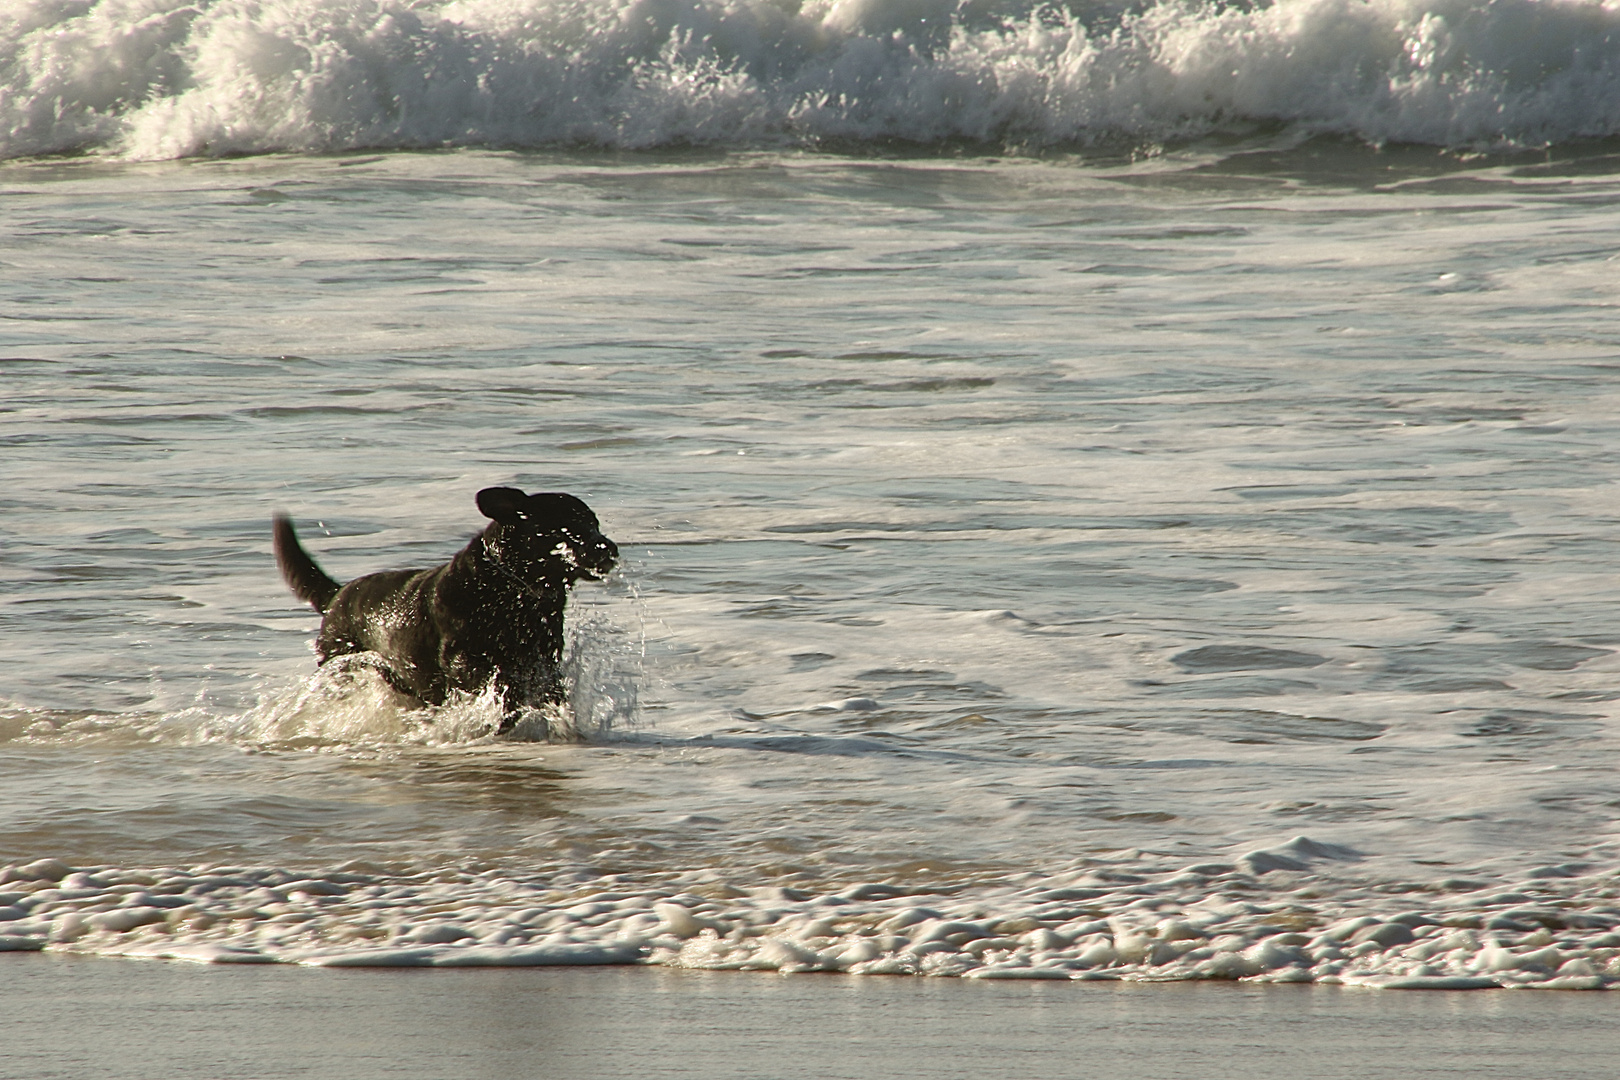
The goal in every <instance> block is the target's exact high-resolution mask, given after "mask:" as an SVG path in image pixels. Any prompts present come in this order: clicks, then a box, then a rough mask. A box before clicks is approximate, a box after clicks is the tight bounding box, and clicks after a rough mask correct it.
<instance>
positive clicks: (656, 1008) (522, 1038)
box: [0, 955, 1620, 1080]
mask: <svg viewBox="0 0 1620 1080" xmlns="http://www.w3.org/2000/svg"><path fill="white" fill-rule="evenodd" d="M5 964H6V969H5V971H6V978H5V982H4V986H5V989H4V990H3V991H0V1001H3V1002H4V1013H5V1030H6V1035H5V1038H4V1041H3V1048H0V1075H3V1076H4V1077H5V1078H6V1080H53V1078H58V1077H60V1078H72V1080H83V1078H86V1077H102V1078H108V1080H113V1078H122V1077H141V1078H148V1077H154V1076H163V1077H167V1078H169V1080H193V1078H196V1080H279V1078H282V1077H289V1078H290V1077H299V1078H308V1080H320V1078H326V1077H334V1078H337V1077H341V1078H344V1080H384V1078H387V1080H395V1078H400V1080H404V1078H418V1077H420V1078H423V1080H427V1078H434V1080H439V1078H445V1077H467V1078H474V1077H476V1078H483V1077H490V1078H516V1077H545V1078H547V1080H572V1078H576V1077H577V1078H592V1080H598V1078H603V1077H628V1076H637V1077H657V1078H676V1077H705V1078H721V1077H737V1078H743V1077H747V1078H759V1077H772V1078H783V1080H786V1078H796V1077H807V1078H808V1077H815V1078H818V1080H826V1078H839V1077H850V1078H857V1077H858V1078H863V1080H864V1078H873V1077H889V1076H923V1077H930V1078H948V1077H985V1076H1007V1077H1019V1078H1021V1080H1038V1078H1053V1080H1056V1078H1070V1077H1117V1076H1130V1077H1132V1078H1133V1080H1181V1078H1189V1080H1190V1078H1197V1080H1225V1078H1237V1077H1241V1078H1243V1080H1272V1078H1284V1077H1287V1078H1299V1077H1309V1078H1312V1080H1336V1078H1339V1077H1344V1078H1351V1077H1354V1078H1356V1080H1375V1078H1379V1077H1424V1078H1430V1077H1472V1078H1484V1077H1504V1078H1505V1077H1514V1078H1522V1077H1531V1076H1541V1077H1553V1076H1556V1077H1560V1078H1566V1080H1576V1078H1585V1077H1591V1078H1594V1080H1596V1078H1599V1077H1602V1078H1608V1077H1612V1076H1613V1075H1614V1062H1615V1061H1616V1060H1620V1027H1617V1026H1616V1025H1615V1023H1614V1008H1615V999H1614V998H1612V997H1610V996H1609V995H1607V994H1601V993H1598V994H1560V993H1522V992H1513V991H1476V992H1448V991H1441V992H1402V991H1388V990H1385V991H1379V990H1366V989H1353V988H1341V987H1328V986H1265V985H1246V984H1209V983H1196V984H1187V983H1180V984H1159V985H1144V984H1131V983H1048V982H1022V983H1011V982H1001V983H991V982H970V981H965V980H959V979H925V978H855V977H848V976H837V975H803V976H794V977H782V976H779V975H775V974H766V973H752V972H697V971H670V970H652V969H643V968H528V969H504V970H484V971H433V972H424V971H409V970H388V971H366V970H346V971H316V970H309V969H304V968H297V967H284V966H266V965H254V966H212V967H209V966H198V965H191V964H178V963H164V962H145V963H143V962H135V961H114V960H99V959H82V958H76V957H61V956H51V955H28V956H12V957H7V958H5Z"/></svg>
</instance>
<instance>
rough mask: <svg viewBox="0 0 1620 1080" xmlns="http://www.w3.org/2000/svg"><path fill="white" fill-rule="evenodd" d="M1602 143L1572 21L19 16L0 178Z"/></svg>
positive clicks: (1059, 12)
mask: <svg viewBox="0 0 1620 1080" xmlns="http://www.w3.org/2000/svg"><path fill="white" fill-rule="evenodd" d="M1256 123H1261V124H1279V123H1280V124H1285V125H1292V126H1296V127H1298V128H1299V129H1300V130H1302V131H1305V132H1311V133H1321V132H1331V133H1339V134H1346V135H1351V136H1355V137H1358V138H1361V139H1364V140H1367V141H1369V142H1374V143H1381V142H1386V141H1402V142H1418V143H1430V144H1435V145H1442V146H1479V145H1488V146H1525V145H1547V144H1552V143H1557V142H1562V141H1567V140H1570V139H1574V138H1581V137H1602V136H1609V135H1613V134H1616V133H1617V132H1620V11H1616V10H1614V9H1612V8H1610V7H1609V6H1607V5H1605V4H1600V3H1578V2H1572V0H1497V2H1494V3H1491V4H1489V5H1479V4H1475V3H1471V2H1469V0H1369V2H1363V0H1278V2H1276V3H1274V4H1270V5H1250V4H1190V3H1177V2H1158V3H1148V4H1137V5H1134V6H1121V5H1120V4H1117V3H1094V2H1093V3H1085V2H1073V3H1070V4H1069V5H1067V6H1052V5H1049V4H1045V3H1035V2H1031V0H960V2H957V0H807V2H803V3H796V2H794V0H452V2H439V0H417V2H409V0H99V2H97V0H23V2H22V3H20V4H15V5H14V6H13V7H12V10H11V11H10V12H9V13H0V156H4V157H17V156H23V155H34V154H45V153H61V152H76V151H96V152H105V153H113V154H118V155H121V156H126V157H132V158H138V159H161V158H174V157H183V156H188V155H196V154H223V153H252V152H262V151H278V150H279V151H331V150H342V149H348V148H355V147H401V148H403V147H434V146H502V147H546V146H565V145H585V146H600V147H612V148H648V147H662V146H672V145H693V144H697V145H708V146H719V147H734V146H760V145H767V146H782V145H789V146H803V145H811V146H813V145H816V144H817V143H820V142H824V141H826V140H840V141H857V142H859V141H876V140H903V141H911V142H919V143H937V142H940V141H947V140H965V141H969V142H974V143H983V144H989V145H994V146H998V147H1002V148H1015V149H1016V148H1034V147H1052V146H1076V145H1078V146H1088V145H1095V144H1097V143H1099V142H1106V141H1117V140H1121V139H1123V140H1128V141H1130V142H1132V143H1151V142H1156V141H1162V140H1165V139H1173V138H1177V137H1190V136H1197V135H1202V134H1206V133H1210V132H1214V131H1223V130H1242V129H1243V128H1244V127H1245V126H1252V125H1254V124H1256Z"/></svg>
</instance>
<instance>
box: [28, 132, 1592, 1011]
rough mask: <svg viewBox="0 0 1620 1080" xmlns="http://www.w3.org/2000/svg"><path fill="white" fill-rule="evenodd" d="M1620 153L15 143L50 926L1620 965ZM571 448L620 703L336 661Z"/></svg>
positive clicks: (1281, 963)
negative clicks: (372, 581)
mask: <svg viewBox="0 0 1620 1080" xmlns="http://www.w3.org/2000/svg"><path fill="white" fill-rule="evenodd" d="M1617 196H1620V184H1617V183H1616V180H1615V172H1614V158H1613V147H1612V146H1611V145H1609V144H1606V143H1591V144H1576V145H1571V146H1568V147H1565V148H1562V149H1560V150H1557V151H1555V152H1551V153H1548V154H1544V155H1540V156H1518V157H1495V158H1489V157H1487V158H1474V159H1468V158H1461V157H1458V156H1456V155H1443V154H1441V153H1439V152H1438V151H1437V150H1435V149H1433V148H1423V147H1405V148H1391V149H1387V150H1385V151H1382V152H1379V151H1374V150H1370V149H1365V148H1363V147H1360V146H1359V145H1355V144H1351V143H1345V142H1340V141H1334V140H1331V139H1328V140H1324V139H1309V138H1305V137H1304V136H1303V135H1302V134H1301V133H1300V132H1299V131H1292V132H1290V133H1288V134H1287V135H1286V136H1279V137H1278V138H1277V139H1275V140H1273V141H1271V142H1268V141H1266V138H1254V139H1250V140H1248V141H1242V142H1236V143H1234V142H1232V141H1230V140H1227V139H1212V140H1207V141H1204V142H1190V143H1186V144H1185V145H1182V146H1179V147H1173V148H1171V149H1168V150H1165V151H1163V152H1160V153H1156V154H1153V155H1149V156H1146V157H1140V158H1137V159H1134V160H1132V159H1128V158H1108V157H1100V158H1091V157H1083V156H1061V157H1053V158H1048V159H1036V158H1029V157H1024V158H997V157H985V156H974V155H966V154H964V155H961V156H937V155H936V156H928V155H925V154H916V155H909V156H885V155H884V154H882V153H880V152H878V151H875V150H870V149H869V150H868V151H866V152H863V153H860V154H848V155H843V156H840V155H834V154H827V153H812V152H809V151H801V150H783V149H777V150H765V149H758V148H750V147H747V146H739V147H734V148H730V149H717V150H712V151H711V150H702V151H699V150H679V151H677V150H667V151H661V152H658V153H650V154H614V153H603V152H594V151H591V152H587V151H575V150H561V149H550V150H536V151H525V152H515V151H494V150H487V149H462V150H454V151H442V152H427V153H373V154H363V155H358V154H349V155H343V154H337V155H327V156H319V155H316V156H296V155H282V156H277V155H266V156H259V157H250V158H242V159H228V160H227V159H211V160H192V161H182V162H167V163H164V162H144V163H143V162H136V161H128V160H123V161H120V160H112V159H110V158H104V157H92V158H87V159H63V158H46V159H39V160H33V161H15V162H12V163H9V164H4V165H0V216H3V228H4V232H5V235H7V236H8V237H10V238H11V239H10V242H9V243H8V245H7V248H6V251H5V252H4V255H3V257H0V258H3V265H0V290H3V292H0V296H3V300H0V304H3V311H4V316H5V319H4V322H3V324H0V335H3V337H4V341H5V348H4V351H3V354H4V356H5V359H4V362H3V364H0V380H3V385H4V388H5V393H4V396H3V404H0V410H3V411H0V441H3V443H4V446H5V449H4V451H3V453H4V461H5V465H6V477H7V480H8V483H7V485H6V489H5V491H4V493H3V495H0V503H3V505H4V509H5V513H4V515H3V517H0V530H3V531H0V536H3V538H4V539H3V544H4V548H3V551H4V558H3V562H0V572H3V573H4V575H5V582H6V584H5V603H4V605H3V606H0V634H3V641H4V650H5V655H6V673H5V676H4V682H3V684H0V697H3V704H0V740H3V749H0V862H4V863H9V864H11V866H12V869H10V870H8V871H0V919H3V920H4V921H3V922H0V941H3V942H5V943H6V944H7V947H11V948H21V949H33V948H39V947H48V948H51V949H57V950H69V951H73V950H77V951H85V952H91V953H101V954H134V955H168V956H184V957H189V958H194V959H211V960H238V961H240V960H263V959H270V960H284V961H293V962H303V963H314V964H354V963H361V964H465V963H477V964H543V963H579V962H602V963H618V962H652V963H667V964H674V965H683V966H695V967H759V968H771V969H778V970H790V971H791V970H817V969H833V970H847V971H856V972H873V973H881V972H924V973H932V974H944V975H970V976H974V977H1032V976H1035V977H1055V978H1121V977H1123V978H1150V979H1157V978H1238V977H1247V978H1258V979H1272V980H1284V981H1327V982H1334V981H1344V982H1365V983H1370V984H1373V985H1412V986H1442V985H1443V986H1478V985H1542V986H1566V987H1592V988H1596V987H1603V986H1608V985H1611V984H1614V983H1616V982H1617V981H1620V966H1616V965H1617V961H1616V957H1617V956H1620V934H1617V933H1616V928H1617V927H1620V876H1617V875H1620V835H1617V820H1620V784H1617V783H1616V781H1615V779H1614V766H1615V761H1616V749H1617V741H1616V734H1615V715H1616V714H1615V706H1614V704H1613V702H1614V701H1615V700H1616V699H1617V698H1620V682H1617V671H1620V656H1617V645H1620V632H1617V631H1616V629H1615V626H1614V620H1613V617H1612V612H1613V610H1614V608H1615V601H1616V598H1617V592H1620V589H1617V587H1616V585H1615V581H1614V575H1613V572H1612V568H1611V566H1610V563H1611V562H1612V560H1611V559H1609V558H1608V557H1607V556H1608V554H1609V552H1610V550H1611V549H1612V547H1613V543H1614V540H1615V538H1616V533H1617V531H1620V518H1617V515H1616V513H1615V506H1616V503H1615V499H1614V494H1613V491H1614V484H1615V482H1616V478H1617V473H1620V460H1617V457H1616V455H1615V452H1614V449H1613V448H1614V446H1615V444H1616V434H1617V431H1616V428H1617V423H1620V422H1617V420H1616V417H1617V416H1620V400H1617V397H1620V394H1617V392H1616V389H1615V386H1616V374H1617V371H1620V362H1617V361H1616V359H1615V353H1616V341H1617V338H1620V323H1617V321H1616V319H1615V317H1614V314H1613V312H1614V306H1613V305H1614V297H1615V292H1616V289H1615V284H1614V280H1615V279H1614V272H1613V262H1612V259H1613V253H1614V252H1615V251H1616V250H1617V249H1620V244H1617V242H1616V241H1617V237H1616V232H1617V229H1616V226H1615V224H1614V223H1615V220H1616V218H1615V214H1614V204H1615V202H1616V200H1617ZM496 483H511V484H516V485H519V486H522V487H524V488H525V489H527V490H553V489H555V490H567V491H571V492H574V493H576V494H578V495H580V496H581V497H583V498H585V499H586V500H587V501H588V502H589V503H590V504H591V505H592V506H593V507H594V508H595V509H596V511H597V513H598V514H599V516H600V517H601V519H602V521H603V526H604V530H605V531H606V532H607V534H608V535H609V536H611V537H613V538H614V539H615V540H617V541H618V543H619V545H620V547H621V549H622V551H623V553H624V559H623V566H622V568H621V570H620V571H619V572H618V573H617V574H616V575H615V576H614V578H613V579H611V580H610V581H609V582H607V583H605V584H603V585H596V586H590V585H588V586H582V587H581V588H580V589H579V590H578V592H577V593H576V596H575V599H574V602H573V606H572V608H571V619H572V624H573V631H572V632H573V644H572V653H571V661H570V662H571V664H572V667H571V678H572V686H573V690H574V692H573V696H572V701H571V712H570V715H569V717H568V718H567V719H568V720H569V722H570V723H571V724H572V725H573V726H574V727H575V728H576V729H577V730H579V731H580V732H582V733H583V734H584V736H585V738H584V741H582V742H580V743H575V744H557V743H535V742H521V741H519V742H513V741H498V740H495V739H493V738H492V737H490V736H489V734H488V733H489V732H490V731H492V730H493V726H494V720H495V713H494V710H493V708H492V706H491V705H490V704H489V703H488V702H481V701H470V702H465V703H461V704H459V705H457V706H453V707H450V708H447V709H443V710H435V711H429V712H426V713H424V712H420V711H416V712H413V711H412V710H411V709H410V703H409V702H403V701H401V700H399V699H397V698H395V697H394V696H392V695H391V694H390V693H389V692H387V691H386V690H384V689H382V688H381V687H379V686H377V685H374V684H371V683H368V682H367V681H366V679H365V677H364V675H363V673H362V674H361V675H359V676H355V677H341V676H333V675H330V674H327V675H322V676H316V675H314V674H313V669H314V660H313V657H312V655H311V653H310V649H309V644H308V643H309V641H310V639H311V638H312V636H313V632H314V629H315V626H316V619H315V617H314V615H313V614H312V613H311V612H310V611H309V610H308V609H307V608H301V607H300V606H299V605H298V604H297V602H296V601H295V600H293V599H292V598H291V597H290V595H288V594H287V593H286V592H285V590H284V588H283V586H282V585H281V583H280V582H279V581H278V580H277V576H276V573H275V569H274V566H273V563H272V561H271V559H270V555H269V539H268V522H269V517H270V514H271V513H272V512H273V511H275V510H278V509H285V510H287V511H289V512H291V513H292V514H293V515H294V517H295V518H296V519H297V520H298V522H299V523H300V528H301V529H302V531H303V534H304V536H305V540H306V543H307V545H308V546H309V547H310V548H311V550H312V551H313V552H314V553H315V554H316V556H317V558H318V559H320V561H321V562H322V564H323V565H324V566H325V567H326V568H327V569H328V570H329V571H330V572H332V573H333V575H334V576H336V577H338V578H340V579H344V580H346V579H348V578H350V577H353V576H356V575H358V574H361V573H364V572H368V571H372V570H379V569H385V568H394V567H400V566H410V565H416V566H425V565H430V564H432V563H434V562H437V561H440V560H443V559H445V558H447V557H448V556H449V555H450V554H452V553H453V552H454V551H455V550H456V549H457V547H459V546H460V545H461V544H462V543H464V542H465V540H466V537H467V536H469V535H470V534H471V533H472V532H473V531H474V530H476V529H477V528H478V526H479V523H480V519H479V517H478V514H477V511H476V509H475V508H474V507H473V504H472V494H473V492H474V491H476V490H477V489H478V488H480V487H483V486H486V485H489V484H496Z"/></svg>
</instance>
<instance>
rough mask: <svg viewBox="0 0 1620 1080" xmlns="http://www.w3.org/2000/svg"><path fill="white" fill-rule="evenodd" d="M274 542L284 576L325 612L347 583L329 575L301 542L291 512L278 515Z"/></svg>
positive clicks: (297, 593)
mask: <svg viewBox="0 0 1620 1080" xmlns="http://www.w3.org/2000/svg"><path fill="white" fill-rule="evenodd" d="M270 546H271V547H272V548H274V549H275V553H276V565H277V566H279V567H281V576H282V577H284V578H286V579H287V585H288V586H289V587H290V588H291V589H292V591H293V595H294V596H296V597H298V599H300V600H305V601H308V602H309V603H310V604H312V605H313V606H314V608H315V610H316V611H319V612H323V613H324V612H325V611H326V609H327V608H328V607H330V606H331V604H332V597H334V596H336V595H337V594H338V590H339V589H341V588H343V586H341V585H339V584H338V583H337V582H335V581H333V580H332V579H331V578H329V577H327V576H326V571H324V570H322V569H321V568H320V567H319V566H316V565H315V560H314V559H312V558H310V557H309V552H307V551H305V550H304V549H303V547H301V546H300V545H299V543H298V534H297V533H295V532H293V525H292V521H291V520H290V519H288V517H287V515H285V514H277V515H276V517H275V531H274V533H273V534H272V539H271V545H270Z"/></svg>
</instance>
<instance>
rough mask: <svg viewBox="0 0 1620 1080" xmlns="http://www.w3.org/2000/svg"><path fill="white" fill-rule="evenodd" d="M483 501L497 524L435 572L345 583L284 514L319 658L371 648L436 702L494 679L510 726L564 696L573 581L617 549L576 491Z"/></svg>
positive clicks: (279, 550) (277, 544) (278, 537)
mask: <svg viewBox="0 0 1620 1080" xmlns="http://www.w3.org/2000/svg"><path fill="white" fill-rule="evenodd" d="M477 502H478V509H479V510H480V511H481V512H482V513H483V515H484V516H485V517H487V518H489V519H490V524H489V525H488V526H487V527H486V528H485V529H484V531H483V532H481V533H479V534H478V535H477V536H476V537H474V538H473V540H472V542H471V543H470V544H468V545H467V546H466V547H465V548H463V549H462V550H461V551H460V552H459V553H457V554H456V556H455V557H454V558H452V559H451V560H450V561H449V562H447V563H445V564H444V565H442V566H436V567H433V568H432V569H430V570H391V571H385V572H383V573H378V574H367V575H365V576H364V577H358V578H355V579H354V580H353V581H351V582H349V583H348V584H346V585H339V584H338V583H337V582H336V581H334V580H332V578H330V577H328V576H327V574H326V573H325V571H323V570H322V569H321V568H320V567H319V566H317V565H316V563H315V560H314V559H312V558H310V556H309V553H308V552H306V551H305V550H304V549H303V547H302V546H301V545H300V544H299V542H298V534H297V533H296V532H294V531H293V525H292V522H291V521H290V520H289V519H288V518H287V517H286V516H285V515H282V514H278V515H277V516H276V518H275V522H274V532H273V547H274V550H275V555H276V564H277V566H279V567H280V568H281V575H282V577H283V578H285V579H286V581H287V584H288V585H289V586H290V587H291V588H292V591H293V593H294V594H295V595H296V596H298V598H299V599H301V600H305V601H307V602H309V603H310V604H311V605H312V606H313V607H314V608H315V610H316V611H319V612H321V614H322V615H323V616H324V617H323V618H322V620H321V632H320V637H319V638H318V639H317V640H316V644H315V651H316V653H317V655H318V656H319V658H320V662H321V663H323V664H324V663H326V662H327V661H329V660H331V659H333V658H334V657H338V656H347V655H351V654H354V653H368V654H373V655H374V656H375V657H376V658H377V659H376V660H375V661H374V663H375V666H377V667H378V669H379V670H380V671H381V673H382V675H383V677H384V678H385V679H387V681H388V682H389V683H390V684H391V685H392V686H393V687H394V688H395V689H396V690H399V691H400V692H402V693H405V694H409V695H411V696H413V697H416V698H418V699H419V700H421V701H423V702H426V703H427V704H429V705H442V704H444V703H445V701H446V700H447V699H448V698H449V696H450V695H451V694H452V693H453V692H456V691H462V692H465V693H469V694H478V693H482V692H483V691H484V690H486V689H487V688H489V687H490V686H491V685H493V686H494V687H495V688H496V689H497V690H498V691H499V693H500V696H501V705H502V720H501V728H500V730H501V731H503V732H504V731H508V730H510V729H511V728H512V726H513V725H514V724H516V722H517V720H518V719H519V717H520V716H521V715H522V712H523V710H524V709H525V708H532V707H539V706H544V705H550V704H556V703H560V702H561V701H562V700H563V699H564V698H565V697H566V690H565V688H564V687H563V684H562V677H561V671H560V668H561V664H562V650H563V609H564V607H565V606H566V605H567V602H568V590H569V588H570V587H571V586H572V585H573V584H574V583H575V582H576V581H581V580H585V581H595V580H600V579H601V578H602V577H603V576H605V575H606V574H607V573H608V572H609V571H610V570H612V569H613V565H614V563H615V562H616V561H617V560H618V555H619V549H618V548H617V547H616V546H615V545H614V543H613V541H611V540H609V539H608V538H607V537H605V536H603V535H602V532H601V528H600V526H599V525H598V523H597V520H596V515H595V514H593V513H592V512H591V509H590V507H588V506H586V505H585V504H584V503H583V502H581V501H580V500H579V499H576V498H575V497H574V496H572V495H565V494H562V493H561V492H542V493H539V494H535V495H526V494H524V493H523V492H522V491H519V490H518V489H516V488H508V487H492V488H485V489H484V490H482V491H480V492H479V493H478V497H477Z"/></svg>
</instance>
